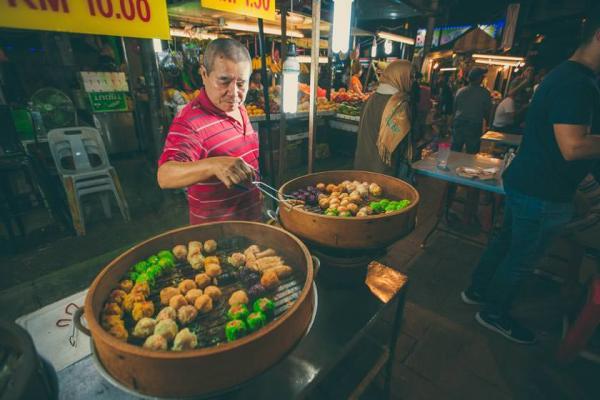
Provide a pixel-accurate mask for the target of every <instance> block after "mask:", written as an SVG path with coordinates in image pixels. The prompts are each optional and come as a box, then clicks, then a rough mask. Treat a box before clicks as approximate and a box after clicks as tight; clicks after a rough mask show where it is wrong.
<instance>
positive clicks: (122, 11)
mask: <svg viewBox="0 0 600 400" xmlns="http://www.w3.org/2000/svg"><path fill="white" fill-rule="evenodd" d="M0 27H7V28H19V29H36V30H44V31H60V32H73V33H90V34H96V35H112V36H127V37H136V38H149V39H153V38H155V39H169V37H170V34H169V19H168V16H167V2H166V1H164V0H0Z"/></svg>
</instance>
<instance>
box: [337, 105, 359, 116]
mask: <svg viewBox="0 0 600 400" xmlns="http://www.w3.org/2000/svg"><path fill="white" fill-rule="evenodd" d="M337 112H338V113H339V114H344V115H350V116H352V117H358V116H360V107H359V106H353V105H350V104H348V103H341V104H340V105H339V106H338V108H337Z"/></svg>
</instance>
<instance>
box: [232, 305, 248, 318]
mask: <svg viewBox="0 0 600 400" xmlns="http://www.w3.org/2000/svg"><path fill="white" fill-rule="evenodd" d="M248 314H250V311H248V307H247V306H246V305H245V304H236V305H235V306H231V307H230V308H229V310H228V311H227V318H229V320H234V319H241V320H245V319H246V317H247V316H248Z"/></svg>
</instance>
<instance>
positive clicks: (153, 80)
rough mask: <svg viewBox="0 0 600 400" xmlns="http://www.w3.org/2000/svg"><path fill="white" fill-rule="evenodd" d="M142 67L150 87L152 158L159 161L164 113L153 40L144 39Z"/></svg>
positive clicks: (162, 138) (149, 107) (149, 109)
mask: <svg viewBox="0 0 600 400" xmlns="http://www.w3.org/2000/svg"><path fill="white" fill-rule="evenodd" d="M141 43H142V65H143V66H144V76H145V78H146V85H147V87H148V111H149V113H150V118H149V119H150V121H149V125H150V130H151V132H150V133H151V137H152V141H153V146H152V147H153V150H154V151H153V152H152V157H153V158H154V160H157V159H158V157H159V156H160V154H161V153H162V148H163V140H164V137H163V133H162V130H163V127H162V121H163V112H162V98H161V90H160V87H161V81H160V73H159V72H158V61H157V59H156V54H155V53H154V46H153V45H152V40H151V39H142V40H141Z"/></svg>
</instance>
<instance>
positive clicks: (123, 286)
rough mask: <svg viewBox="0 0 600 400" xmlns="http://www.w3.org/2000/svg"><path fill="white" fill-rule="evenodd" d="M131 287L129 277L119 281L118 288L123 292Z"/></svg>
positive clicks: (127, 291)
mask: <svg viewBox="0 0 600 400" xmlns="http://www.w3.org/2000/svg"><path fill="white" fill-rule="evenodd" d="M132 287H133V282H132V281H130V280H129V279H125V280H124V281H121V282H119V288H120V289H121V290H122V291H124V292H125V293H129V292H131V288H132Z"/></svg>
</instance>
